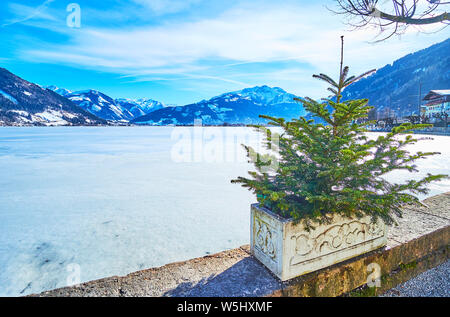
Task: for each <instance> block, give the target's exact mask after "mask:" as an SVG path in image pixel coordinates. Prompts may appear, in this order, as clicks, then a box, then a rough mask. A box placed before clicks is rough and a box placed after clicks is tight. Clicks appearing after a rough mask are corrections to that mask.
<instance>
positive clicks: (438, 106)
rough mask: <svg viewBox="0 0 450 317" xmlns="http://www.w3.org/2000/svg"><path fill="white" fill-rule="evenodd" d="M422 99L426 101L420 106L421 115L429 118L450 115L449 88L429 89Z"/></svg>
mask: <svg viewBox="0 0 450 317" xmlns="http://www.w3.org/2000/svg"><path fill="white" fill-rule="evenodd" d="M423 100H424V101H426V102H427V103H426V104H425V105H424V106H422V109H421V110H422V115H425V116H426V117H428V118H430V119H433V118H434V119H436V118H439V117H441V116H445V115H447V116H448V115H450V89H446V90H430V92H429V93H428V94H427V95H426V96H425V97H424V98H423Z"/></svg>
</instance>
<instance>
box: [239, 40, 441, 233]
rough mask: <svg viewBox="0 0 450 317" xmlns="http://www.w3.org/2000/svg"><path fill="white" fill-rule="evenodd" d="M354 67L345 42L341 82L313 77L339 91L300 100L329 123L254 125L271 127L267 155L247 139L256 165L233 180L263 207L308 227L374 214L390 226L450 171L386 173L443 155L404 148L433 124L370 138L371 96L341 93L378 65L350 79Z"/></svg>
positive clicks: (408, 126) (276, 121) (266, 132)
mask: <svg viewBox="0 0 450 317" xmlns="http://www.w3.org/2000/svg"><path fill="white" fill-rule="evenodd" d="M342 44H343V39H342ZM348 71H349V68H348V67H343V46H342V50H341V67H340V78H339V81H338V82H336V81H334V80H333V79H331V78H330V77H328V76H327V75H324V74H320V75H315V76H314V77H315V78H318V79H320V80H323V81H325V82H327V83H328V84H330V85H331V87H330V88H329V89H328V90H329V91H331V92H332V93H333V96H331V97H329V98H327V99H323V100H322V102H317V101H315V100H313V99H311V98H299V99H297V100H298V101H299V102H301V103H302V104H303V106H304V108H305V109H306V110H307V111H309V112H310V113H311V114H312V115H314V116H315V117H318V118H320V119H322V121H323V122H326V123H315V122H314V120H307V119H305V118H304V117H300V118H299V119H293V120H292V121H289V122H288V121H285V120H284V119H282V118H273V117H269V116H261V117H262V118H266V119H268V120H269V124H270V125H271V126H275V127H278V128H279V129H272V130H271V129H269V128H267V127H264V126H260V125H259V126H254V127H255V128H256V129H257V130H258V131H259V132H261V133H264V135H265V141H266V142H265V145H266V148H267V150H268V153H267V154H260V153H256V151H255V150H254V149H253V148H251V147H249V146H245V145H244V147H245V149H246V150H247V156H248V157H249V160H250V162H252V163H253V164H254V165H255V168H256V171H251V172H249V174H250V176H251V177H250V178H244V177H238V178H237V179H235V180H233V181H232V182H233V183H240V184H241V185H242V186H243V187H245V188H248V189H249V190H250V191H252V192H253V193H254V194H255V195H256V197H257V200H258V202H259V204H260V205H261V206H264V207H266V208H268V209H270V210H271V211H272V212H274V213H276V214H278V215H280V216H281V217H283V218H292V219H294V220H295V221H296V222H298V221H300V220H305V222H304V223H305V226H306V229H310V228H312V225H313V224H314V223H329V221H330V219H331V217H330V215H331V213H338V214H341V215H343V216H347V217H358V218H359V217H362V216H364V215H369V216H371V218H372V221H376V220H377V219H378V218H381V219H382V220H383V221H384V222H385V223H386V224H391V223H392V222H393V221H394V219H393V217H392V216H393V214H395V215H398V216H401V207H402V205H404V204H411V203H418V202H419V199H418V198H417V197H416V196H414V194H418V193H428V189H427V187H426V186H427V185H428V184H429V183H430V182H432V181H437V180H440V179H443V178H446V177H447V176H446V175H431V174H428V175H427V176H426V177H424V178H423V179H421V180H409V181H407V182H405V183H403V184H396V183H390V182H388V181H387V180H386V179H385V178H383V176H384V175H386V174H387V173H389V172H392V171H394V170H407V171H410V172H417V171H418V170H417V166H416V165H414V162H415V161H416V160H418V159H421V158H425V157H427V156H431V155H435V154H439V153H438V152H426V153H424V152H418V153H415V154H410V153H409V152H408V151H407V150H406V149H405V147H406V146H408V145H411V144H414V143H416V142H417V141H419V139H417V138H414V137H413V136H412V134H411V133H412V132H411V130H413V129H421V128H425V127H428V126H430V125H426V124H411V123H405V124H402V125H400V126H398V127H395V128H393V129H392V131H391V132H390V133H387V134H383V135H380V136H378V137H377V138H375V139H373V138H372V139H371V138H369V137H368V136H367V135H366V132H367V131H368V130H367V128H366V127H367V125H370V124H372V122H370V121H367V117H368V112H369V111H370V110H371V109H372V107H370V106H368V100H367V99H358V100H346V101H343V100H342V95H341V93H342V91H343V89H344V88H345V87H347V86H349V85H351V84H352V83H354V82H356V81H358V80H359V79H361V78H363V77H365V76H367V75H369V74H371V73H372V72H373V71H370V72H367V73H365V74H363V75H361V76H358V77H355V76H352V77H348ZM361 121H362V123H360V122H361ZM274 130H277V131H281V132H279V133H278V132H274ZM275 163H276V164H275Z"/></svg>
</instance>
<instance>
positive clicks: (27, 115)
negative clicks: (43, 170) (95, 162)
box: [0, 68, 106, 126]
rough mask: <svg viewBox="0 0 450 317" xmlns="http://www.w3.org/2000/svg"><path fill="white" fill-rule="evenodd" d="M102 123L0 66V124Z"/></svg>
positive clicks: (66, 101) (102, 121) (52, 93)
mask: <svg viewBox="0 0 450 317" xmlns="http://www.w3.org/2000/svg"><path fill="white" fill-rule="evenodd" d="M105 123H106V121H104V120H102V119H99V118H98V117H96V116H94V115H92V114H91V113H89V112H87V111H85V110H83V109H81V108H80V107H78V106H77V105H75V104H74V103H73V102H71V101H70V100H68V99H66V98H64V97H62V96H61V95H59V94H57V93H55V92H53V91H51V90H48V89H44V88H42V87H40V86H38V85H35V84H33V83H30V82H28V81H26V80H24V79H22V78H20V77H17V76H16V75H14V74H12V73H11V72H9V71H8V70H6V69H4V68H0V126H2V125H7V126H8V125H18V126H21V125H41V126H53V125H99V124H105Z"/></svg>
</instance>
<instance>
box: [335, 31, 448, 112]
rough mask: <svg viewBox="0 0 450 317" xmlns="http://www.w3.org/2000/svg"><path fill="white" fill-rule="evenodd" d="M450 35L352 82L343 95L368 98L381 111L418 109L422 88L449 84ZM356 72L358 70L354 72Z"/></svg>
mask: <svg viewBox="0 0 450 317" xmlns="http://www.w3.org/2000/svg"><path fill="white" fill-rule="evenodd" d="M449 52H450V39H447V40H445V41H443V42H441V43H438V44H435V45H433V46H430V47H428V48H426V49H423V50H420V51H418V52H415V53H412V54H408V55H406V56H404V57H402V58H400V59H398V60H396V61H395V62H393V63H392V65H391V64H389V65H386V66H384V67H383V68H380V69H379V70H378V71H377V72H376V73H375V74H373V75H372V76H369V77H367V78H364V79H362V80H360V81H359V82H357V83H355V84H353V85H351V86H349V87H348V88H346V89H345V90H344V92H343V97H344V99H358V98H368V99H369V104H370V105H371V106H374V107H376V108H377V110H379V111H386V110H387V108H390V111H395V112H396V115H397V116H407V115H410V114H411V113H412V112H416V113H417V112H418V104H419V92H420V87H421V94H422V95H421V97H422V98H423V97H424V96H425V95H426V94H427V93H428V92H429V91H430V90H438V89H449V88H450V54H449ZM355 75H356V74H355Z"/></svg>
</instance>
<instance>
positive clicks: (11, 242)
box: [0, 127, 450, 296]
mask: <svg viewBox="0 0 450 317" xmlns="http://www.w3.org/2000/svg"><path fill="white" fill-rule="evenodd" d="M183 140H184V141H183ZM201 140H204V141H203V142H201ZM183 142H184V143H183ZM241 143H247V144H248V143H250V144H257V143H258V137H257V135H256V134H255V133H254V132H252V130H251V129H246V128H195V130H194V129H192V128H171V127H101V128H98V127H96V128H88V127H77V128H67V127H61V128H0V171H1V177H0V296H19V295H26V294H30V293H36V292H41V291H43V290H48V289H53V288H56V287H62V286H65V285H68V284H70V283H73V282H78V281H81V282H83V281H88V280H93V279H98V278H102V277H106V276H111V275H125V274H128V273H130V272H133V271H136V270H140V269H144V268H149V267H154V266H160V265H164V264H166V263H170V262H174V261H181V260H185V259H189V258H193V257H199V256H203V255H205V254H209V253H215V252H219V251H222V250H225V249H230V248H235V247H238V246H240V245H243V244H247V243H248V242H249V208H250V207H249V205H250V204H251V203H253V202H254V198H253V196H252V195H251V193H250V192H248V191H247V190H245V189H243V188H241V187H240V186H239V185H233V184H231V183H230V180H231V179H233V178H236V177H237V176H239V175H246V173H247V171H248V170H249V169H250V168H251V167H250V166H249V164H248V163H247V162H246V159H245V155H244V152H243V151H242V149H241V148H240V146H239V144H241ZM187 149H191V151H186V150H187ZM414 149H415V150H419V149H420V150H421V151H441V152H442V155H440V156H436V157H433V158H428V159H427V160H423V161H422V162H420V164H419V166H420V167H421V168H422V171H423V173H426V172H431V173H446V174H450V137H444V136H435V137H434V140H433V141H422V142H421V143H419V144H418V145H417V146H415V148H414ZM183 150H184V151H183ZM405 176H406V177H411V175H410V174H408V173H397V174H396V175H392V177H393V179H401V178H404V177H405ZM446 191H450V181H448V180H446V181H444V182H440V183H435V184H433V185H432V186H431V193H430V195H433V194H438V193H442V192H446ZM422 198H423V197H422Z"/></svg>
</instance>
